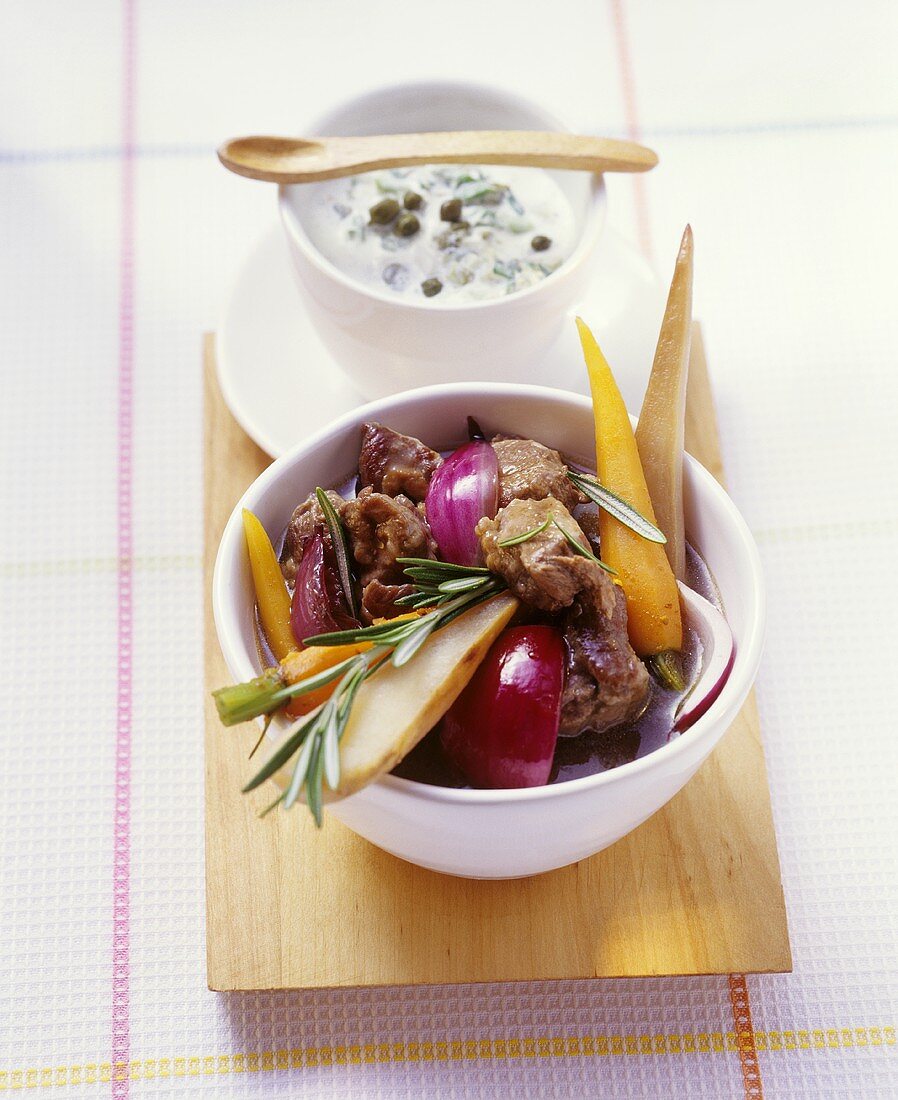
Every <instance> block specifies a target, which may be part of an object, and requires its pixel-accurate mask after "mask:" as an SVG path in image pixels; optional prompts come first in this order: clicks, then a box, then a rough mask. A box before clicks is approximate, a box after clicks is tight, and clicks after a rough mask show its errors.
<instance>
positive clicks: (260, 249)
mask: <svg viewBox="0 0 898 1100" xmlns="http://www.w3.org/2000/svg"><path fill="white" fill-rule="evenodd" d="M289 265H290V259H289V256H288V253H287V244H286V242H285V240H284V237H283V233H282V231H281V229H280V227H279V226H275V227H273V228H272V229H270V230H269V231H268V232H267V233H266V234H265V235H264V236H263V237H262V238H261V239H260V240H259V241H258V243H257V244H256V245H255V247H254V248H253V249H252V251H251V252H250V253H249V255H248V256H247V257H246V259H245V260H244V262H243V264H242V266H241V267H240V270H239V272H238V273H237V278H236V279H235V281H234V284H233V286H232V288H231V293H230V294H229V296H228V298H227V301H226V303H225V308H224V312H223V313H222V317H221V321H220V323H219V326H218V334H217V341H216V361H217V364H218V382H219V385H220V386H221V392H222V394H223V396H224V399H225V401H226V402H227V405H228V408H229V409H230V410H231V412H232V413H233V414H234V417H235V419H236V420H237V422H238V423H239V424H240V426H241V427H242V428H243V430H244V431H245V432H246V433H247V434H248V435H249V436H250V437H251V438H252V439H254V440H255V442H256V443H258V445H259V446H260V447H261V448H262V450H263V451H266V452H267V453H268V454H270V455H271V456H272V457H275V458H276V457H277V456H278V455H280V454H283V453H284V451H286V450H288V449H289V448H290V447H292V446H293V445H294V444H295V443H298V442H299V441H300V440H301V439H303V438H304V437H305V436H307V435H309V434H310V433H311V432H313V431H315V430H317V429H318V428H321V427H322V426H323V425H325V424H327V423H328V422H329V421H330V420H333V419H334V418H335V417H337V416H340V415H341V414H342V413H344V412H346V411H347V410H349V409H351V408H354V407H355V406H356V405H360V404H363V403H364V400H365V399H364V398H363V397H362V396H361V395H360V394H359V393H357V392H356V391H355V390H354V389H353V387H352V386H351V385H350V383H349V380H348V379H347V378H346V377H345V375H344V374H343V372H342V371H341V370H340V368H339V367H338V366H337V364H336V363H335V362H334V360H333V359H332V358H331V356H330V354H329V353H328V352H327V351H326V349H325V347H324V345H323V344H322V343H321V341H320V340H319V339H318V336H317V334H316V332H315V329H314V328H313V327H312V324H311V323H310V321H309V320H308V318H307V317H306V314H305V310H304V308H303V305H302V302H301V300H300V297H299V292H298V290H297V289H296V287H295V286H294V284H293V275H292V273H291V271H290V266H289ZM665 300H666V299H665V294H664V289H663V287H662V286H661V284H660V282H659V280H658V278H657V276H656V275H655V273H654V272H653V271H652V269H651V268H650V267H649V265H648V264H647V263H646V262H645V260H643V259H642V257H641V256H640V255H639V253H638V252H637V251H636V250H635V249H634V248H633V247H632V246H631V245H629V244H628V243H627V242H626V241H624V240H623V238H622V237H620V236H618V235H617V234H616V233H614V232H613V231H612V230H605V232H604V234H603V236H602V240H601V242H600V244H599V255H598V257H597V261H596V269H595V276H594V279H593V281H592V283H591V284H590V287H589V290H588V292H587V293H586V294H585V295H584V298H583V301H582V302H581V303H580V305H579V306H578V307H577V310H576V312H577V313H579V314H581V315H582V316H583V318H584V320H585V321H587V322H588V324H589V325H590V327H591V328H592V330H593V332H594V333H595V335H596V339H597V340H598V341H599V343H600V344H601V346H602V349H603V350H604V352H605V354H606V356H607V357H608V361H609V362H610V363H611V366H612V367H613V369H614V372H615V376H616V377H617V380H618V383H619V385H620V387H621V391H622V393H623V395H624V399H625V400H626V402H627V406H628V407H629V408H630V409H631V410H637V411H638V409H639V406H640V404H641V403H642V395H643V392H644V390H645V383H646V380H647V378H648V372H649V369H650V367H651V365H652V357H653V355H654V353H655V343H656V341H657V339H658V330H659V328H660V325H661V317H662V315H663V313H664V305H665ZM545 383H546V385H547V386H557V387H559V388H562V389H572V390H576V391H579V392H583V393H585V392H587V389H588V387H587V382H586V372H585V370H584V369H583V359H582V355H581V351H580V343H579V340H578V338H577V333H576V330H575V327H574V324H573V320H572V321H571V324H570V325H569V326H568V327H567V328H566V329H565V331H564V333H563V334H562V335H561V336H560V337H559V339H558V341H557V343H556V344H555V346H554V347H553V348H552V350H551V351H550V352H549V353H548V354H547V356H546V378H545Z"/></svg>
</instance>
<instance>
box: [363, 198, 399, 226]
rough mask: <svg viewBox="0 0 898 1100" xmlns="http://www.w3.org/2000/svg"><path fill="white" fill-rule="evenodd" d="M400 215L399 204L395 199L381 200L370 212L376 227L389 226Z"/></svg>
mask: <svg viewBox="0 0 898 1100" xmlns="http://www.w3.org/2000/svg"><path fill="white" fill-rule="evenodd" d="M398 213H399V203H398V202H397V201H396V200H395V199H381V200H380V202H376V203H375V204H374V205H373V206H372V207H371V208H370V209H369V211H368V214H369V216H370V218H371V221H372V222H373V223H374V224H375V225H389V224H390V222H391V221H392V220H393V219H394V218H395V217H396V215H397V214H398Z"/></svg>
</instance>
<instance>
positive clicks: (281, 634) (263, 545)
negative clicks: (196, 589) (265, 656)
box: [243, 508, 297, 661]
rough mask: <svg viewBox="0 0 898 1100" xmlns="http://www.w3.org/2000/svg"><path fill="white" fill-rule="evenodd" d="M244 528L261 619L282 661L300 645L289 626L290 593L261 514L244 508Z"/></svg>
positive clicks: (268, 637) (273, 650)
mask: <svg viewBox="0 0 898 1100" xmlns="http://www.w3.org/2000/svg"><path fill="white" fill-rule="evenodd" d="M243 532H244V534H245V535H246V549H247V551H248V553H249V565H250V569H251V570H252V574H253V587H254V588H255V590H256V603H257V604H258V605H259V620H260V621H261V623H262V629H263V630H264V631H265V637H266V638H267V639H268V644H269V645H270V646H271V652H272V653H273V654H274V655H275V657H277V659H278V660H279V661H282V660H283V659H284V658H285V657H286V656H287V654H288V653H292V652H293V650H294V649H296V648H297V645H296V638H295V637H294V636H293V628H292V627H291V626H290V593H289V592H288V591H287V586H286V585H285V584H284V578H283V576H282V575H281V567H280V566H279V565H278V560H277V557H276V556H275V553H274V547H273V546H272V545H271V540H270V539H269V537H268V534H267V532H266V530H265V528H264V527H263V526H262V524H261V523H260V521H259V519H258V517H256V516H254V515H253V513H252V512H250V511H249V510H248V509H246V508H244V509H243Z"/></svg>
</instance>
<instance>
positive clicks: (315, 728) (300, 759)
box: [284, 701, 334, 810]
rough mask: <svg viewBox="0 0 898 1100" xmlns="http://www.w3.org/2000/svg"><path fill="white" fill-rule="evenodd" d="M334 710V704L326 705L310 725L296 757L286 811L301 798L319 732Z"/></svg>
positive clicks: (288, 790)
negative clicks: (300, 793)
mask: <svg viewBox="0 0 898 1100" xmlns="http://www.w3.org/2000/svg"><path fill="white" fill-rule="evenodd" d="M333 709H334V707H333V704H332V703H331V702H330V701H328V702H327V703H325V705H324V707H323V708H322V710H321V713H320V714H318V715H316V717H315V721H314V722H312V723H311V725H310V728H309V731H308V733H307V734H306V739H305V740H304V741H303V743H302V746H301V747H300V750H299V754H298V755H297V757H296V764H295V765H294V767H293V775H292V776H291V778H290V786H289V787H288V788H287V794H286V796H285V797H284V809H285V810H289V809H290V807H291V806H292V805H293V803H294V802H295V801H296V800H297V798H299V792H300V791H301V790H302V786H303V783H305V781H306V776H307V775H308V770H309V761H310V759H311V757H312V753H313V752H314V751H315V745H316V743H317V742H318V740H319V737H318V734H319V730H320V729H321V728H322V725H323V724H324V723H325V722H326V721H327V717H326V716H327V715H328V714H329V713H330V712H332V711H333Z"/></svg>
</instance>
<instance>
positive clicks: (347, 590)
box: [315, 485, 358, 619]
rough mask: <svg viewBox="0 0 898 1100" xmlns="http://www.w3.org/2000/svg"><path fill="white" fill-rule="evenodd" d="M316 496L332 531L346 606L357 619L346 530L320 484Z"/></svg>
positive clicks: (328, 527)
mask: <svg viewBox="0 0 898 1100" xmlns="http://www.w3.org/2000/svg"><path fill="white" fill-rule="evenodd" d="M315 496H316V497H317V498H318V504H319V507H320V508H321V511H322V512H324V520H325V522H326V523H327V529H328V530H329V531H330V535H331V542H332V543H333V546H334V554H335V555H336V558H337V571H338V572H339V574H340V584H341V585H342V586H343V593H344V595H345V596H346V606H347V608H348V609H349V614H350V615H351V616H352V617H353V618H354V619H357V618H358V613H357V611H356V606H355V597H354V596H353V594H352V570H351V569H350V567H349V545H348V543H347V541H346V532H345V531H344V530H343V524H342V523H341V522H340V517H339V516H338V515H337V509H336V508H335V507H334V506H333V504H332V503H331V500H330V497H329V496H328V495H327V493H326V492H325V491H324V490H323V489H322V488H321V486H320V485H319V486H318V487H317V488H316V489H315Z"/></svg>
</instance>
